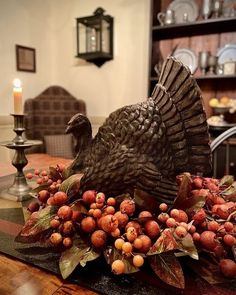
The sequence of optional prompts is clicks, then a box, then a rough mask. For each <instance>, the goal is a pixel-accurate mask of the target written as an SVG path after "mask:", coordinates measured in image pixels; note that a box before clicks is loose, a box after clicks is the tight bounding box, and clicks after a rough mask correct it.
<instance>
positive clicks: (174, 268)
mask: <svg viewBox="0 0 236 295" xmlns="http://www.w3.org/2000/svg"><path fill="white" fill-rule="evenodd" d="M148 261H149V263H150V266H151V268H152V269H153V271H154V272H155V274H156V275H157V276H158V277H159V278H160V279H161V280H162V281H164V282H165V283H166V284H169V285H171V286H174V287H176V288H180V289H184V287H185V282H184V274H183V270H182V267H181V265H180V263H179V261H178V259H177V258H176V257H175V255H174V253H170V252H168V253H162V254H158V255H153V256H149V257H148Z"/></svg>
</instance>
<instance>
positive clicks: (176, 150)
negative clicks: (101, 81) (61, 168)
mask: <svg viewBox="0 0 236 295" xmlns="http://www.w3.org/2000/svg"><path fill="white" fill-rule="evenodd" d="M66 132H67V133H70V132H71V133H72V134H73V135H74V136H75V138H76V140H77V145H76V152H77V155H76V157H75V159H74V161H73V162H72V164H71V166H70V167H69V169H70V171H71V173H72V174H73V173H82V174H83V177H82V179H81V184H80V185H81V190H82V191H85V190H87V189H94V190H96V191H102V192H104V193H105V194H108V195H109V196H116V195H119V194H121V193H125V192H129V193H131V192H132V191H134V190H135V189H138V190H142V191H145V192H147V193H148V194H151V195H152V196H154V197H156V198H157V199H158V200H159V201H160V202H166V203H168V204H170V203H173V201H174V199H175V197H176V194H177V183H176V176H177V175H178V174H180V173H182V172H190V173H192V174H202V175H209V173H211V169H212V165H211V160H212V159H211V150H210V145H209V133H208V125H207V122H206V115H205V112H204V109H203V104H202V96H201V92H200V89H199V87H198V85H197V83H196V81H195V79H194V78H193V77H192V76H191V73H190V71H189V69H188V68H187V67H186V66H184V65H183V64H182V63H181V62H180V61H178V60H176V59H175V58H174V57H168V58H167V60H166V61H165V63H164V65H163V67H162V71H161V75H160V78H159V81H158V83H157V84H156V86H155V89H154V90H153V93H152V95H151V97H150V98H148V99H147V100H146V101H143V102H140V103H137V104H134V105H129V106H124V107H122V108H120V109H118V110H116V111H114V112H113V113H111V114H110V115H109V117H108V118H107V119H106V121H105V122H104V124H103V125H102V126H101V127H100V128H99V130H98V132H97V134H96V136H95V137H94V138H93V137H92V128H91V124H90V122H89V120H88V118H87V117H85V116H84V115H82V114H76V115H74V116H73V117H72V118H71V120H70V121H69V123H68V127H67V130H66Z"/></svg>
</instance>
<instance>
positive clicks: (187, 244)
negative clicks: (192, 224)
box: [177, 233, 199, 260]
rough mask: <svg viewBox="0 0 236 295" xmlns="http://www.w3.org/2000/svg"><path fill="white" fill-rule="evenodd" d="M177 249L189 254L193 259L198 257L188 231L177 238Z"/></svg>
mask: <svg viewBox="0 0 236 295" xmlns="http://www.w3.org/2000/svg"><path fill="white" fill-rule="evenodd" d="M177 249H178V250H180V251H182V252H184V253H185V254H187V255H189V256H190V257H192V258H193V259H196V260H198V259H199V257H198V252H197V249H196V247H195V245H194V242H193V239H192V236H191V235H190V234H189V233H187V235H186V236H185V237H184V238H179V239H177Z"/></svg>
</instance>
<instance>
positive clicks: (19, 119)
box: [1, 114, 42, 202]
mask: <svg viewBox="0 0 236 295" xmlns="http://www.w3.org/2000/svg"><path fill="white" fill-rule="evenodd" d="M11 116H13V117H14V129H13V130H14V132H15V133H16V137H15V138H14V139H13V140H12V141H10V142H2V143H1V144H2V145H3V146H5V147H7V148H9V149H13V150H15V155H14V157H13V159H12V165H13V166H14V167H15V168H16V169H17V172H16V174H15V179H14V182H13V185H12V186H11V187H10V188H9V189H8V190H6V191H5V192H4V194H6V196H3V198H6V199H11V200H14V201H19V202H20V201H24V200H27V199H29V198H31V196H30V195H29V192H30V191H31V187H30V186H29V185H28V183H27V181H26V178H25V175H24V172H23V168H24V167H25V166H26V165H27V163H28V160H27V158H26V156H25V149H27V148H30V147H32V146H33V145H39V144H42V142H41V141H40V140H32V141H28V140H26V139H24V138H23V136H22V134H23V132H24V131H25V128H24V114H11ZM4 194H2V195H4Z"/></svg>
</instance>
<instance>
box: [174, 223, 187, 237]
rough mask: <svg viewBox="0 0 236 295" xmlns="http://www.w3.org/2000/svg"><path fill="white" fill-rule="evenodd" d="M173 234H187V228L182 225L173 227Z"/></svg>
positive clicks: (180, 235) (183, 235) (181, 235)
mask: <svg viewBox="0 0 236 295" xmlns="http://www.w3.org/2000/svg"><path fill="white" fill-rule="evenodd" d="M175 234H176V235H177V236H178V237H180V238H184V237H185V236H186V235H187V230H186V228H185V227H183V226H182V225H178V226H177V227H176V229H175Z"/></svg>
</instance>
